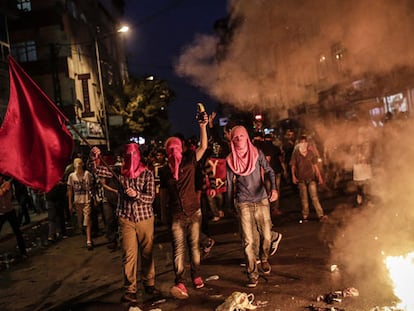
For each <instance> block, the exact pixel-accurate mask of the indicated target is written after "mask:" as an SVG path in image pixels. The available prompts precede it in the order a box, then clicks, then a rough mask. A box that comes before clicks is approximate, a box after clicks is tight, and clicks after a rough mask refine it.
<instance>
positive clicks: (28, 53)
mask: <svg viewBox="0 0 414 311" xmlns="http://www.w3.org/2000/svg"><path fill="white" fill-rule="evenodd" d="M11 50H12V55H13V56H14V58H15V59H16V60H17V61H19V62H22V63H24V62H30V61H36V60H37V51H36V43H35V42H34V41H26V42H19V43H15V44H13V45H12V48H11Z"/></svg>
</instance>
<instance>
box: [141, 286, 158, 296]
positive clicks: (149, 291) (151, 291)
mask: <svg viewBox="0 0 414 311" xmlns="http://www.w3.org/2000/svg"><path fill="white" fill-rule="evenodd" d="M144 291H145V293H146V294H148V295H151V296H153V297H158V296H161V291H160V290H158V289H157V288H155V286H153V285H152V286H144Z"/></svg>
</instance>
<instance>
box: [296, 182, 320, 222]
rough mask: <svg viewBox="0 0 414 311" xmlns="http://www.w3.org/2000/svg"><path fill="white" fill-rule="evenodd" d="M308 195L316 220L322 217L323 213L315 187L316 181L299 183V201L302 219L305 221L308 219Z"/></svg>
mask: <svg viewBox="0 0 414 311" xmlns="http://www.w3.org/2000/svg"><path fill="white" fill-rule="evenodd" d="M308 193H309V196H310V199H311V201H312V205H313V207H314V208H315V211H316V215H318V218H320V217H322V216H323V214H324V213H323V209H322V206H321V204H320V203H319V197H318V187H317V185H316V181H310V182H304V181H300V182H299V195H300V201H301V204H302V217H303V219H307V218H308V217H309V198H308Z"/></svg>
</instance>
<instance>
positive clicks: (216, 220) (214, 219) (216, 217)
mask: <svg viewBox="0 0 414 311" xmlns="http://www.w3.org/2000/svg"><path fill="white" fill-rule="evenodd" d="M219 220H220V217H218V216H214V217H213V219H212V221H213V222H218V221H219Z"/></svg>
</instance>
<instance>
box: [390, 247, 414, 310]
mask: <svg viewBox="0 0 414 311" xmlns="http://www.w3.org/2000/svg"><path fill="white" fill-rule="evenodd" d="M385 264H386V266H387V269H388V272H389V275H390V278H391V280H392V283H393V286H394V294H395V296H397V297H398V298H399V299H400V303H399V304H398V308H400V309H402V310H405V311H414V295H413V291H412V285H413V280H414V252H411V253H408V254H406V255H405V256H388V257H386V259H385Z"/></svg>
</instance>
